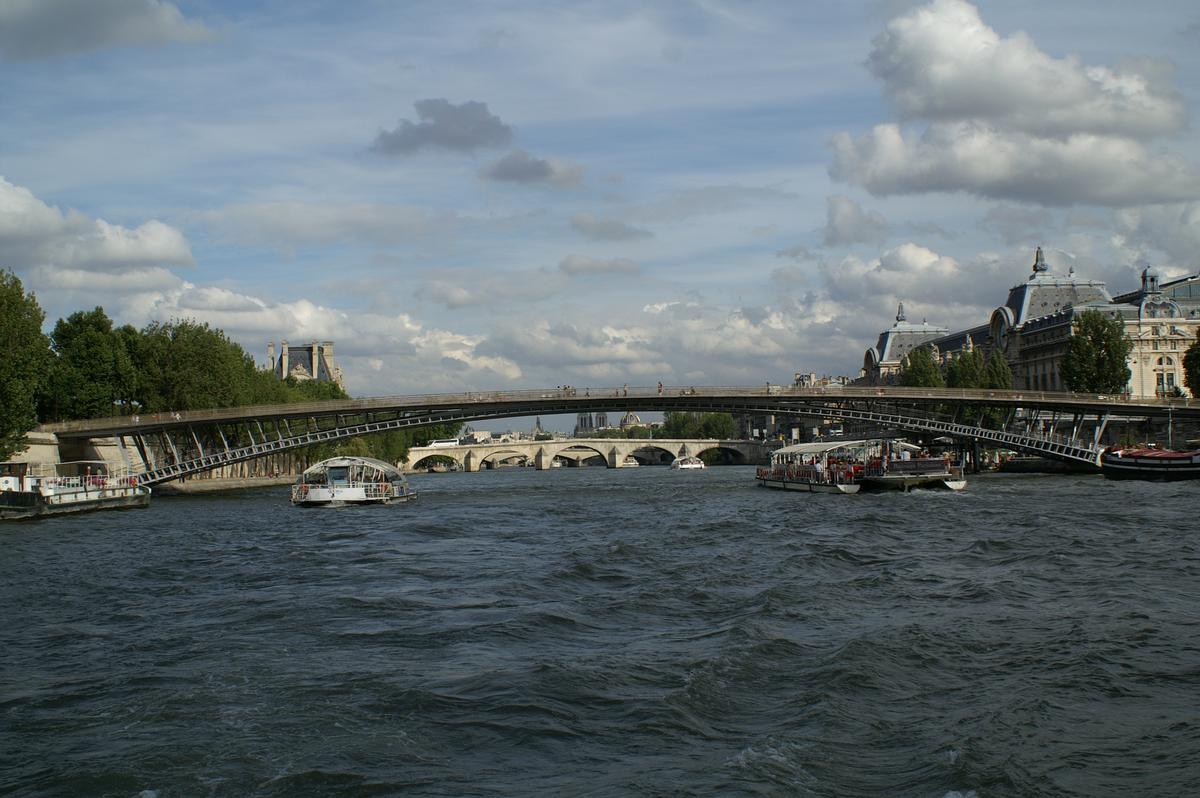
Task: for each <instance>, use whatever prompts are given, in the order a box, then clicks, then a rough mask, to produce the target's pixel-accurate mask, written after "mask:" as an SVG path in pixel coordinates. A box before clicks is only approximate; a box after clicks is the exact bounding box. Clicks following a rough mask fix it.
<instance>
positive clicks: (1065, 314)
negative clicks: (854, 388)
mask: <svg viewBox="0 0 1200 798" xmlns="http://www.w3.org/2000/svg"><path fill="white" fill-rule="evenodd" d="M1087 310H1096V311H1100V312H1101V313H1104V314H1106V315H1108V316H1111V317H1112V318H1116V319H1120V320H1121V322H1122V324H1123V325H1124V326H1125V335H1126V336H1127V337H1128V338H1129V340H1130V341H1132V342H1133V349H1132V351H1131V352H1130V355H1129V370H1130V372H1131V377H1130V380H1129V385H1128V387H1127V390H1128V392H1129V394H1130V395H1131V396H1139V397H1152V396H1169V395H1177V394H1179V393H1180V392H1182V393H1184V394H1186V390H1185V389H1184V382H1183V353H1184V352H1185V351H1186V350H1187V348H1188V347H1189V346H1190V345H1191V344H1192V342H1193V341H1195V340H1196V336H1197V332H1198V331H1200V274H1194V275H1189V276H1187V277H1182V278H1178V279H1175V280H1170V281H1167V282H1163V283H1160V282H1159V278H1158V276H1157V275H1156V274H1154V272H1153V271H1152V270H1151V269H1145V270H1144V271H1143V272H1142V284H1141V287H1140V288H1139V289H1138V290H1136V291H1131V292H1129V293H1126V294H1121V295H1118V296H1115V297H1113V296H1110V295H1109V293H1108V289H1107V287H1106V286H1105V284H1104V283H1103V282H1101V281H1099V280H1088V279H1084V278H1081V277H1079V276H1077V275H1076V274H1075V270H1074V269H1071V270H1070V271H1068V273H1067V274H1066V275H1055V274H1052V273H1051V272H1050V267H1049V266H1048V265H1047V264H1046V261H1045V258H1044V257H1043V255H1042V248H1041V247H1038V248H1037V253H1036V254H1035V256H1034V262H1033V273H1032V274H1030V276H1029V278H1028V279H1027V280H1026V281H1025V282H1024V283H1021V284H1019V285H1016V286H1013V288H1012V289H1011V290H1009V292H1008V300H1007V301H1006V302H1005V303H1004V304H1003V305H1001V306H1000V307H998V308H996V309H995V310H994V311H992V313H991V316H990V318H989V319H988V321H987V323H986V324H981V325H979V326H977V327H972V328H970V329H966V330H961V331H959V332H953V333H951V332H949V331H948V330H947V329H946V328H944V327H937V326H934V325H931V324H928V323H926V322H922V323H921V324H913V323H911V322H909V321H907V319H906V318H905V315H904V305H903V304H901V305H900V308H899V311H898V312H897V313H896V323H895V324H893V325H892V326H891V328H889V329H887V330H884V331H883V332H882V333H880V335H879V340H878V342H877V343H876V345H875V346H873V347H871V348H869V349H868V350H867V351H866V353H865V354H864V356H863V373H862V377H861V378H860V384H861V383H865V384H868V385H886V384H889V383H894V382H896V381H897V380H898V379H899V371H900V365H901V363H902V362H903V360H904V358H905V356H906V355H908V353H909V352H911V351H912V350H913V349H916V348H919V347H922V346H928V347H930V348H931V349H932V350H933V352H934V355H935V357H937V358H938V359H939V360H940V361H941V362H943V363H945V362H946V361H947V360H949V359H951V358H954V357H956V356H957V355H958V354H959V353H960V352H963V351H967V350H970V349H972V348H974V347H983V348H984V350H985V351H989V352H990V351H992V350H995V349H999V350H1000V351H1001V352H1003V353H1004V356H1005V359H1006V360H1007V361H1008V364H1009V367H1010V368H1011V369H1012V373H1013V388H1015V389H1018V390H1041V391H1065V390H1067V386H1066V384H1065V383H1064V382H1063V380H1062V374H1061V368H1062V359H1063V356H1064V355H1066V352H1067V343H1068V341H1069V340H1070V337H1071V334H1072V331H1073V329H1074V322H1075V319H1076V317H1077V316H1078V315H1079V314H1081V313H1083V312H1084V311H1087Z"/></svg>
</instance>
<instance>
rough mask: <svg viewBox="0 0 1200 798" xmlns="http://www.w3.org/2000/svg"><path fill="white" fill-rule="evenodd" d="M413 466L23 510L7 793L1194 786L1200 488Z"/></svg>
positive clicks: (1041, 791)
mask: <svg viewBox="0 0 1200 798" xmlns="http://www.w3.org/2000/svg"><path fill="white" fill-rule="evenodd" d="M413 482H414V486H415V487H416V488H417V489H418V490H419V491H420V492H421V497H420V500H419V501H418V502H416V503H414V504H410V505H404V506H395V507H386V508H341V509H325V510H320V509H307V510H305V509H297V508H293V507H291V505H290V504H289V503H288V491H287V488H283V487H275V488H262V489H256V490H242V491H236V492H230V493H226V494H221V495H206V496H192V497H187V496H184V497H160V498H157V499H156V500H155V501H154V502H153V504H152V506H151V507H150V508H149V509H147V510H139V511H129V512H122V513H116V512H113V513H96V514H92V515H87V516H77V517H66V518H59V519H50V520H46V521H42V522H37V523H26V524H17V525H8V526H5V527H0V610H2V624H0V794H3V795H16V796H42V795H45V796H60V795H81V796H93V795H99V796H109V795H111V796H127V797H129V798H134V797H136V796H141V798H155V797H156V796H157V798H167V797H168V796H243V795H267V796H308V795H347V796H351V795H355V796H356V795H404V796H559V795H587V796H609V795H614V796H621V795H637V796H714V795H781V796H782V795H787V796H855V795H888V796H930V797H931V798H943V796H951V797H952V798H954V797H955V796H971V795H972V794H973V795H975V796H978V798H985V796H1108V795H1111V796H1130V795H1139V796H1140V795H1147V796H1149V795H1153V796H1185V795H1195V794H1197V792H1198V790H1200V547H1198V543H1197V527H1198V524H1197V521H1196V510H1197V507H1200V503H1198V501H1197V499H1198V498H1200V485H1196V484H1181V483H1176V484H1173V485H1165V484H1153V483H1144V484H1142V483H1115V482H1106V481H1104V480H1102V479H1101V478H1099V477H1082V476H1067V477H1064V476H1053V477H1049V476H1032V475H1028V476H1027V475H1011V476H1009V475H985V476H980V477H976V478H974V479H972V481H971V483H970V485H969V487H968V489H967V490H966V491H965V492H963V493H961V494H950V493H935V492H915V493H911V494H883V495H858V496H823V495H811V494H793V493H783V492H776V491H767V490H762V489H759V488H757V487H755V484H754V479H753V469H750V468H745V467H727V468H712V469H708V470H706V471H683V472H680V471H674V472H673V471H670V470H669V469H665V468H639V469H622V470H615V471H609V470H604V469H600V468H582V469H570V468H563V469H555V470H553V471H549V472H536V471H533V470H531V469H509V470H500V471H495V472H486V473H480V474H444V475H423V476H419V477H415V478H414V479H413Z"/></svg>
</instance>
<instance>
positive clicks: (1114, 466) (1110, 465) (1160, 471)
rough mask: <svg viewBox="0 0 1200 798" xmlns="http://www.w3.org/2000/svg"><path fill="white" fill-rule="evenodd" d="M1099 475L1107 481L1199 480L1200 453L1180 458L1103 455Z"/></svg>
mask: <svg viewBox="0 0 1200 798" xmlns="http://www.w3.org/2000/svg"><path fill="white" fill-rule="evenodd" d="M1100 473H1101V474H1103V475H1104V476H1105V477H1106V478H1107V479H1141V480H1151V481H1158V482H1178V481H1182V480H1185V479H1200V453H1192V454H1191V455H1185V456H1182V457H1168V456H1161V455H1160V456H1153V457H1139V456H1137V455H1125V456H1121V457H1117V456H1115V455H1110V454H1105V455H1102V456H1101V458H1100Z"/></svg>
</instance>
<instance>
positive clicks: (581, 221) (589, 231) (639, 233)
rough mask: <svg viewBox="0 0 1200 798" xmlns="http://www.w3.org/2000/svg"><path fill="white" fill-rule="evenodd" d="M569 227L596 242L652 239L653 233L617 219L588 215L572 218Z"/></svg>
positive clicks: (582, 214)
mask: <svg viewBox="0 0 1200 798" xmlns="http://www.w3.org/2000/svg"><path fill="white" fill-rule="evenodd" d="M571 227H572V228H574V230H575V231H576V232H578V233H581V234H583V235H585V236H587V237H588V238H591V239H593V240H596V241H633V240H635V239H639V238H653V237H654V233H651V232H650V231H649V230H643V229H642V228H640V227H633V226H632V225H629V224H626V223H625V222H622V221H619V220H617V219H599V218H597V217H596V216H594V215H592V214H590V213H577V214H575V215H574V216H572V217H571Z"/></svg>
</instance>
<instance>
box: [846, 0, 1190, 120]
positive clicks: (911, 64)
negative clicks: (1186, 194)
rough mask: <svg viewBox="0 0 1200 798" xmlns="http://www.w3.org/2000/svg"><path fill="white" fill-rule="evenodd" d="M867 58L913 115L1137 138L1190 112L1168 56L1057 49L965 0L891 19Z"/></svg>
mask: <svg viewBox="0 0 1200 798" xmlns="http://www.w3.org/2000/svg"><path fill="white" fill-rule="evenodd" d="M868 65H869V67H870V69H871V72H872V73H874V74H875V76H876V77H878V78H879V79H880V80H882V81H883V84H884V90H885V92H886V93H887V95H888V97H889V98H890V99H891V100H892V102H893V103H894V104H895V105H896V107H897V109H898V110H899V111H900V113H901V115H902V116H903V117H904V118H906V119H928V120H937V121H953V120H966V119H973V120H978V121H987V122H989V123H993V124H996V125H999V126H1002V127H1005V128H1008V129H1012V130H1019V131H1023V132H1026V133H1032V134H1035V135H1043V136H1062V135H1070V134H1074V133H1091V134H1095V135H1099V136H1121V137H1130V138H1150V137H1154V136H1159V135H1164V134H1168V133H1173V132H1175V131H1178V130H1180V129H1181V128H1182V127H1183V125H1184V123H1185V121H1186V112H1185V109H1184V105H1183V102H1182V99H1181V98H1180V96H1179V95H1178V93H1176V92H1175V91H1174V90H1173V89H1172V88H1171V87H1170V85H1169V79H1170V72H1171V70H1170V68H1169V67H1167V66H1165V65H1164V64H1162V63H1156V62H1152V61H1148V60H1143V61H1141V62H1139V63H1135V62H1129V63H1128V64H1126V65H1125V66H1126V68H1125V69H1124V70H1118V69H1112V68H1109V67H1106V66H1084V65H1082V64H1080V63H1079V61H1078V59H1076V58H1074V57H1069V58H1052V57H1051V56H1048V55H1046V54H1045V53H1043V52H1042V51H1041V50H1039V49H1038V48H1037V45H1035V44H1034V42H1033V40H1032V39H1031V38H1030V37H1029V36H1028V35H1026V34H1024V33H1016V34H1014V35H1013V36H1010V37H1002V36H1000V35H999V34H998V33H997V32H996V31H995V30H993V29H992V28H990V27H988V26H987V25H986V24H985V23H984V22H983V20H982V19H980V16H979V12H978V10H976V8H975V7H974V6H972V5H971V4H969V3H966V2H963V0H934V2H931V3H929V4H927V5H924V6H921V7H920V8H916V9H913V10H912V11H910V12H908V13H907V14H903V15H901V16H899V17H897V18H895V19H893V20H892V21H890V22H889V23H888V24H887V26H886V27H885V29H884V32H883V33H882V34H880V35H879V36H878V37H876V39H875V41H874V48H873V50H872V51H871V55H870V57H869V58H868Z"/></svg>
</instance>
